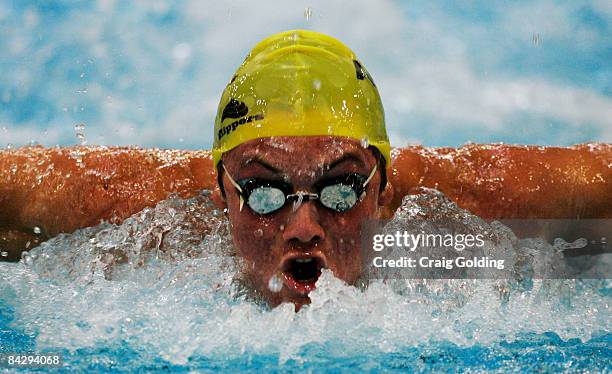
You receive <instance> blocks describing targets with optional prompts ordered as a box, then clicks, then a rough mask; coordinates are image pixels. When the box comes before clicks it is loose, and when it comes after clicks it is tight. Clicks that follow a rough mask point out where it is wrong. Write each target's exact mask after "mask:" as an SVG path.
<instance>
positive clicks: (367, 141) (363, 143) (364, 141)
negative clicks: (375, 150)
mask: <svg viewBox="0 0 612 374" xmlns="http://www.w3.org/2000/svg"><path fill="white" fill-rule="evenodd" d="M360 143H361V147H363V148H368V147H369V146H370V139H368V137H367V136H364V137H363V138H362V139H361V142H360Z"/></svg>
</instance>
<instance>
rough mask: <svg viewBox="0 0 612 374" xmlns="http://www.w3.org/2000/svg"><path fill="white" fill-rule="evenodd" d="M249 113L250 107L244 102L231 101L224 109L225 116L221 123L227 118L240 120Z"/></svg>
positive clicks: (222, 116)
mask: <svg viewBox="0 0 612 374" xmlns="http://www.w3.org/2000/svg"><path fill="white" fill-rule="evenodd" d="M248 112H249V107H248V106H246V104H245V103H243V102H242V101H238V100H235V99H231V100H230V102H229V103H227V105H226V106H225V108H223V114H222V115H221V122H223V121H224V120H225V119H226V118H240V117H242V116H246V115H247V113H248Z"/></svg>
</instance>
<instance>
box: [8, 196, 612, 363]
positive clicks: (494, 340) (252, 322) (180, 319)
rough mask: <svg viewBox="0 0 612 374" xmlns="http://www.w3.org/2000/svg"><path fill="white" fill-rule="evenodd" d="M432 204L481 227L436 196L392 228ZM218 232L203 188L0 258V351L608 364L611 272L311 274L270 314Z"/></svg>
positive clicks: (110, 356) (416, 204)
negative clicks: (358, 282)
mask: <svg viewBox="0 0 612 374" xmlns="http://www.w3.org/2000/svg"><path fill="white" fill-rule="evenodd" d="M432 207H433V208H434V209H433V210H434V211H437V212H440V211H443V212H444V215H445V216H448V217H449V219H451V220H452V219H455V220H456V221H457V222H455V223H456V224H464V225H472V226H473V225H484V224H485V223H483V222H481V221H479V220H478V218H477V217H474V216H469V214H467V213H466V212H464V211H461V210H459V209H458V208H457V207H456V206H454V205H452V203H449V202H447V201H445V200H440V199H438V198H437V197H436V196H433V197H432V196H429V197H425V198H423V197H418V198H413V199H412V200H411V199H407V200H405V201H404V204H403V205H402V208H400V209H399V210H398V213H397V214H396V218H395V223H398V222H399V223H402V224H404V225H417V226H418V225H421V226H422V225H426V224H428V222H429V221H428V218H427V217H425V216H423V217H421V218H419V217H420V214H415V212H416V213H419V212H420V213H423V212H425V211H427V209H428V208H432ZM429 218H431V217H429ZM472 228H474V227H472ZM489 229H492V228H491V227H489ZM227 230H228V224H227V222H226V221H225V219H224V218H223V215H222V214H220V213H219V212H217V211H215V210H214V208H212V205H211V204H210V202H209V200H208V197H207V195H206V194H204V195H202V196H199V197H197V198H194V199H189V200H181V199H178V198H170V199H168V200H166V201H163V202H161V203H160V204H158V206H156V207H155V208H151V209H146V210H144V211H143V212H141V213H138V214H136V215H134V216H133V217H131V218H130V219H128V220H126V221H125V222H124V223H122V224H121V225H111V224H108V223H104V224H101V225H99V226H96V227H93V228H88V229H83V230H79V231H77V232H75V233H73V234H71V235H61V236H59V237H56V238H53V239H51V240H50V241H48V242H46V243H44V244H43V245H42V246H40V247H38V248H36V249H34V250H32V251H30V252H29V255H28V256H27V257H26V258H25V259H24V260H23V261H22V262H21V263H18V264H12V263H0V352H26V351H36V352H45V351H50V352H57V351H60V352H63V354H64V358H65V366H64V369H65V370H66V371H74V370H77V371H94V370H95V371H109V372H114V371H137V372H138V371H140V372H145V371H151V370H159V371H178V372H187V371H204V372H206V371H216V370H226V371H231V372H234V371H259V370H266V371H301V370H304V369H306V370H311V371H315V372H319V371H349V370H353V369H357V370H365V371H380V370H382V371H430V370H435V371H446V372H455V371H483V370H484V371H545V372H551V371H560V370H565V371H598V372H599V371H604V372H605V371H610V370H612V350H611V347H612V345H611V343H612V334H610V320H611V319H610V312H609V303H610V296H611V295H612V286H611V284H610V282H609V280H606V279H599V280H597V279H591V280H573V279H569V280H555V279H548V280H532V281H530V282H516V281H511V280H499V279H498V280H495V279H479V280H460V279H458V280H427V281H423V280H418V279H413V280H394V281H389V282H381V281H371V282H370V283H369V285H368V287H366V288H356V287H352V286H349V285H346V284H345V283H343V282H342V281H340V280H338V279H336V278H335V277H333V275H332V274H331V273H330V272H328V271H324V273H323V275H322V276H321V278H320V279H319V281H318V283H317V289H316V290H315V291H313V293H312V294H311V298H312V304H311V305H309V306H306V307H304V308H303V309H302V310H300V312H298V313H295V312H294V310H293V307H292V305H281V306H280V307H278V308H275V309H271V310H270V309H268V308H267V307H265V306H262V305H260V304H258V303H256V302H253V301H251V300H249V299H248V297H247V296H245V295H244V293H243V292H242V289H241V288H240V283H239V282H237V281H236V274H237V270H238V268H239V266H240V263H239V260H237V259H236V258H234V257H233V256H230V255H229V254H228V248H229V247H230V246H231V244H230V241H229V237H228V231H227ZM498 234H499V235H503V234H504V233H503V232H498ZM546 248H548V249H550V247H542V248H534V251H537V250H546ZM120 257H122V258H127V259H128V260H127V261H126V262H124V263H115V262H116V260H117V259H118V258H120ZM548 260H550V258H548Z"/></svg>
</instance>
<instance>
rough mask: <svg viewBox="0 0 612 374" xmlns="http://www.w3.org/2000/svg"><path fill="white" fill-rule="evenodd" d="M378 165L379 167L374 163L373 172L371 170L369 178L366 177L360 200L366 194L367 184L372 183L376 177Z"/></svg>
mask: <svg viewBox="0 0 612 374" xmlns="http://www.w3.org/2000/svg"><path fill="white" fill-rule="evenodd" d="M376 167H377V165H374V169H372V172H370V175H369V176H368V179H366V181H365V182H364V183H363V191H362V192H361V196H359V200H360V201H361V200H362V199H363V197H364V196H365V194H366V186H367V185H368V183H370V181H371V180H372V178H374V173H376Z"/></svg>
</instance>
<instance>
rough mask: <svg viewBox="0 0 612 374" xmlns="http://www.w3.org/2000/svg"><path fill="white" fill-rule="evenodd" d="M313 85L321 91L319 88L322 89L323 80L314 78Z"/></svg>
mask: <svg viewBox="0 0 612 374" xmlns="http://www.w3.org/2000/svg"><path fill="white" fill-rule="evenodd" d="M312 87H313V88H314V89H315V90H317V91H319V90H320V89H321V81H320V80H319V79H314V80H313V81H312Z"/></svg>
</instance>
